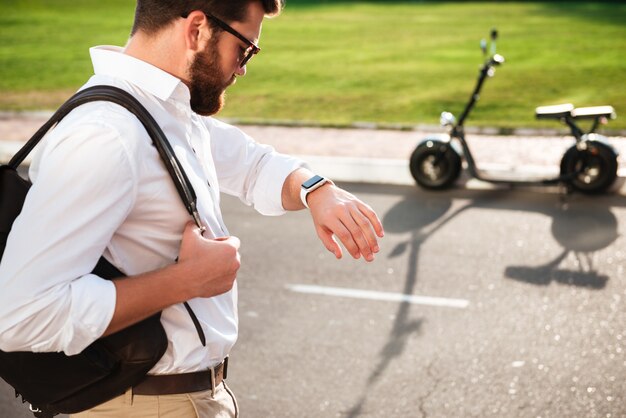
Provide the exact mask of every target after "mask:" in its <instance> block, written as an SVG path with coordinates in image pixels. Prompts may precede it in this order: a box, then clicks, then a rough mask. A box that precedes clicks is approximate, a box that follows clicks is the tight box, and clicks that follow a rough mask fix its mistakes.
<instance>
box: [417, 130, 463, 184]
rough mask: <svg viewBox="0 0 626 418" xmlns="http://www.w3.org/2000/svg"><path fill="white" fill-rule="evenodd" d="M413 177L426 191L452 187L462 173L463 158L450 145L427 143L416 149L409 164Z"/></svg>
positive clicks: (435, 142)
mask: <svg viewBox="0 0 626 418" xmlns="http://www.w3.org/2000/svg"><path fill="white" fill-rule="evenodd" d="M409 168H410V169H411V175H412V176H413V178H414V179H415V181H416V182H417V184H419V185H420V186H421V187H423V188H425V189H432V190H441V189H445V188H448V187H450V186H451V185H452V184H453V183H454V182H455V181H456V180H457V179H458V177H459V174H460V173H461V157H459V154H457V152H456V151H455V150H454V149H452V147H451V146H450V144H449V143H446V142H442V141H433V140H429V141H426V142H424V143H422V144H420V145H418V146H417V148H415V151H413V154H411V159H410V162H409Z"/></svg>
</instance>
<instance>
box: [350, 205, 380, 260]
mask: <svg viewBox="0 0 626 418" xmlns="http://www.w3.org/2000/svg"><path fill="white" fill-rule="evenodd" d="M350 214H351V215H352V219H353V220H354V222H355V223H356V224H357V225H358V226H359V228H360V229H361V233H362V234H363V236H364V237H365V239H366V240H367V245H368V247H369V249H370V250H371V251H372V252H374V253H377V252H378V251H379V249H380V248H379V247H378V240H377V239H376V232H375V231H374V226H373V225H372V223H371V222H370V220H369V218H367V217H366V216H365V215H364V214H363V213H362V212H360V211H358V210H356V209H353V210H351V211H350Z"/></svg>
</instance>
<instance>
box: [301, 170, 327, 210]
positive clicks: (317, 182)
mask: <svg viewBox="0 0 626 418" xmlns="http://www.w3.org/2000/svg"><path fill="white" fill-rule="evenodd" d="M326 183H330V184H333V182H332V181H330V180H329V179H327V178H326V177H322V176H318V175H315V176H313V177H311V178H310V179H308V180H307V181H305V182H304V183H302V187H301V188H300V200H302V203H303V204H304V206H306V207H307V208H308V207H309V205H308V204H307V203H306V198H307V195H308V194H309V193H311V192H312V191H313V190H317V189H319V188H320V187H322V186H323V185H324V184H326Z"/></svg>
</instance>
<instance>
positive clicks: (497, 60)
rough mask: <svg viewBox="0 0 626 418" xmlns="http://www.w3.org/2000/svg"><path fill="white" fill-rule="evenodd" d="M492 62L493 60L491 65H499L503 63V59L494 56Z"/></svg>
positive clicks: (499, 56) (500, 56) (498, 55)
mask: <svg viewBox="0 0 626 418" xmlns="http://www.w3.org/2000/svg"><path fill="white" fill-rule="evenodd" d="M492 60H493V63H494V64H495V65H500V64H502V63H504V57H503V56H502V55H500V54H496V55H494V56H493V58H492Z"/></svg>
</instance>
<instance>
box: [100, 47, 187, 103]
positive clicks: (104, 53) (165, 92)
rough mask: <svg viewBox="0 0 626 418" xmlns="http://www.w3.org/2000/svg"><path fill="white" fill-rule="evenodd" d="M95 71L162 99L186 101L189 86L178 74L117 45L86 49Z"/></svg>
mask: <svg viewBox="0 0 626 418" xmlns="http://www.w3.org/2000/svg"><path fill="white" fill-rule="evenodd" d="M89 53H90V55H91V62H92V64H93V69H94V73H95V74H96V75H105V76H110V77H115V78H121V79H123V80H125V81H128V82H129V83H132V84H134V85H136V86H137V87H139V88H140V89H142V90H145V91H147V92H148V93H150V94H153V95H154V96H156V97H158V98H159V99H161V100H163V101H167V100H169V99H178V100H181V101H186V102H187V103H188V102H189V88H188V87H187V86H186V85H185V83H183V82H182V81H181V80H180V79H179V78H176V77H174V76H173V75H171V74H169V73H167V72H165V71H163V70H161V69H160V68H158V67H155V66H154V65H152V64H149V63H147V62H145V61H142V60H140V59H137V58H135V57H132V56H130V55H127V54H124V49H123V48H120V47H118V46H110V45H102V46H95V47H92V48H90V49H89Z"/></svg>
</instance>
